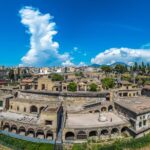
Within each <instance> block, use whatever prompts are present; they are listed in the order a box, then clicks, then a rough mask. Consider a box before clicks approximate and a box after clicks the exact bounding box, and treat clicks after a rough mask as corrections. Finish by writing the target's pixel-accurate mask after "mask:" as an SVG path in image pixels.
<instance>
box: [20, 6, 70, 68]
mask: <svg viewBox="0 0 150 150" xmlns="http://www.w3.org/2000/svg"><path fill="white" fill-rule="evenodd" d="M19 14H20V16H21V23H22V24H23V25H24V26H25V27H27V29H28V30H27V33H28V34H30V36H31V37H30V49H29V51H28V52H27V53H26V55H25V56H23V57H22V58H21V61H22V63H21V65H24V66H44V65H60V64H62V63H63V62H65V60H66V59H67V60H70V56H69V54H68V53H64V54H60V53H59V51H58V48H59V44H58V42H56V41H54V39H53V36H54V35H56V34H57V31H56V30H55V26H56V24H55V22H53V21H52V19H53V17H52V16H51V15H50V14H42V13H41V12H40V11H39V10H38V9H35V8H32V7H24V8H22V9H21V10H20V11H19Z"/></svg>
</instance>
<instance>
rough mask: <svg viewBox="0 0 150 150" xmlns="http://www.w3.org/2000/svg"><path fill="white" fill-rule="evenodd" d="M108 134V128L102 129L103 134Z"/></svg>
mask: <svg viewBox="0 0 150 150" xmlns="http://www.w3.org/2000/svg"><path fill="white" fill-rule="evenodd" d="M108 134H109V132H108V130H107V129H103V130H102V131H101V135H102V136H106V135H108Z"/></svg>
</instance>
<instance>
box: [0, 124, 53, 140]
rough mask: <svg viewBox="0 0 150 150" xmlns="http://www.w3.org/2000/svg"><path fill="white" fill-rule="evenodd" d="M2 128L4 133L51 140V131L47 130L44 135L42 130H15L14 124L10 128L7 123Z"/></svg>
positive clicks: (23, 128) (22, 128)
mask: <svg viewBox="0 0 150 150" xmlns="http://www.w3.org/2000/svg"><path fill="white" fill-rule="evenodd" d="M2 128H3V130H4V131H8V132H12V133H16V134H20V135H23V136H29V137H33V138H39V139H48V140H53V132H52V131H51V130H48V131H47V132H46V133H45V132H44V130H41V129H39V130H37V131H35V130H34V129H33V128H29V129H26V128H25V127H24V126H21V127H19V128H17V126H16V125H15V124H14V125H11V126H10V125H9V123H5V124H4V125H3V127H2Z"/></svg>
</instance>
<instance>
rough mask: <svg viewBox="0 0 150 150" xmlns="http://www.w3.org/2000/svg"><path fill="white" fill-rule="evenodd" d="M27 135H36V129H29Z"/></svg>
mask: <svg viewBox="0 0 150 150" xmlns="http://www.w3.org/2000/svg"><path fill="white" fill-rule="evenodd" d="M27 136H29V137H35V131H34V129H32V128H29V129H28V131H27Z"/></svg>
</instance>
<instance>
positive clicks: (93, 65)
mask: <svg viewBox="0 0 150 150" xmlns="http://www.w3.org/2000/svg"><path fill="white" fill-rule="evenodd" d="M116 65H124V66H127V67H128V65H127V64H126V63H123V62H115V63H113V64H111V65H108V66H111V67H115V66H116ZM90 66H91V67H94V68H98V67H101V66H102V65H99V64H92V65H90Z"/></svg>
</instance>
